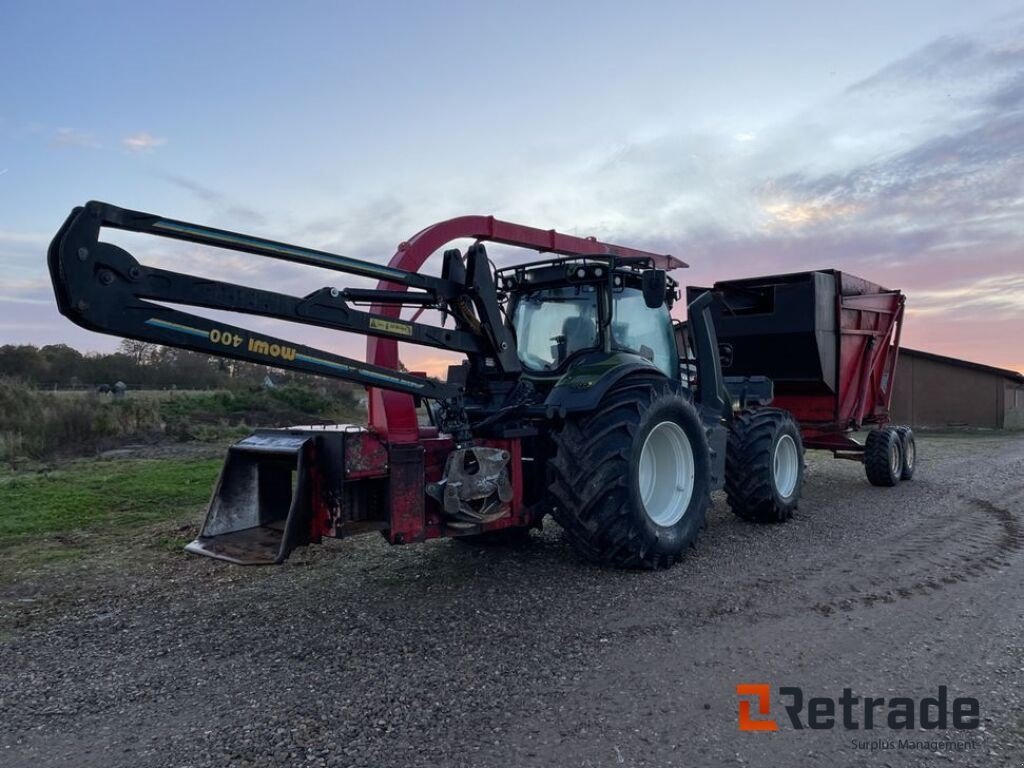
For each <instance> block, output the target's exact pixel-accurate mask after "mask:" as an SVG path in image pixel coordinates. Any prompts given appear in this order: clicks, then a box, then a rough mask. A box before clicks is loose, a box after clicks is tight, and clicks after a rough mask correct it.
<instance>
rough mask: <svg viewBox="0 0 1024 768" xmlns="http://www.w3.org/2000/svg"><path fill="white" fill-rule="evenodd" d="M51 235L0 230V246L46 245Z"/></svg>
mask: <svg viewBox="0 0 1024 768" xmlns="http://www.w3.org/2000/svg"><path fill="white" fill-rule="evenodd" d="M51 237H52V235H46V234H43V233H41V232H12V231H11V230H7V229H0V245H46V244H47V243H49V241H50V238H51Z"/></svg>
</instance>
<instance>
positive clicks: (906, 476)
mask: <svg viewBox="0 0 1024 768" xmlns="http://www.w3.org/2000/svg"><path fill="white" fill-rule="evenodd" d="M896 432H897V433H899V436H900V447H901V448H902V449H903V466H902V467H901V469H900V480H910V479H911V478H912V477H913V476H914V467H916V466H917V445H915V443H914V430H912V429H911V428H910V427H896Z"/></svg>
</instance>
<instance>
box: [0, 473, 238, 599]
mask: <svg viewBox="0 0 1024 768" xmlns="http://www.w3.org/2000/svg"><path fill="white" fill-rule="evenodd" d="M220 465H221V461H220V459H148V460H146V459H137V460H119V461H95V460H92V461H79V462H75V463H72V464H69V465H67V466H66V467H65V468H62V469H60V470H58V471H53V472H39V473H15V474H10V475H6V476H4V477H3V478H2V479H0V584H2V583H6V582H9V581H13V580H14V578H15V577H16V576H17V575H18V574H19V573H21V572H24V571H25V570H27V569H32V568H34V567H36V566H39V565H43V564H49V563H54V564H56V563H59V562H63V561H67V560H74V559H78V558H81V557H83V556H86V555H88V554H89V552H91V551H93V550H95V549H96V548H97V547H98V546H102V544H103V543H104V542H109V541H110V540H113V539H117V538H121V537H125V536H129V535H132V534H137V533H139V532H140V531H142V530H146V529H148V528H151V527H157V524H163V525H161V526H159V528H160V530H159V531H156V532H154V541H153V544H154V546H157V547H158V548H160V549H168V550H170V549H176V548H177V546H178V545H179V544H180V543H181V541H180V540H179V537H176V536H174V535H173V531H169V530H168V525H169V524H171V523H179V524H180V522H181V521H182V520H183V519H187V522H189V523H196V522H199V516H200V514H201V510H202V507H203V506H204V505H205V504H206V502H207V500H208V499H209V497H210V492H211V490H212V488H213V484H214V482H215V481H216V478H217V473H218V471H219V469H220Z"/></svg>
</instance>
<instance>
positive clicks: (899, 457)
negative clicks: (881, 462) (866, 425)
mask: <svg viewBox="0 0 1024 768" xmlns="http://www.w3.org/2000/svg"><path fill="white" fill-rule="evenodd" d="M889 468H890V469H891V470H892V473H893V474H894V475H899V474H900V472H901V471H902V470H903V451H902V450H901V448H900V440H899V436H898V435H897V439H896V440H893V443H892V452H891V453H890V454H889Z"/></svg>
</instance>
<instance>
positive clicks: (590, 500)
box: [549, 376, 711, 569]
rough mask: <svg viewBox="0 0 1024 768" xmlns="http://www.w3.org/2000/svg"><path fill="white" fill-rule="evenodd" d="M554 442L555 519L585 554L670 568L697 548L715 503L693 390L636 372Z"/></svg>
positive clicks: (606, 561)
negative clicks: (690, 395)
mask: <svg viewBox="0 0 1024 768" xmlns="http://www.w3.org/2000/svg"><path fill="white" fill-rule="evenodd" d="M552 439H553V441H554V447H555V456H554V458H553V459H552V460H551V461H550V462H549V471H550V476H549V480H550V482H549V494H550V499H551V503H552V515H553V517H554V518H555V520H556V521H557V522H558V523H559V525H561V526H562V528H563V530H564V533H565V539H566V541H567V542H568V544H569V546H570V547H571V548H572V549H573V551H574V552H576V553H577V554H578V555H579V556H581V557H582V558H583V559H585V560H588V561H590V562H593V563H598V564H601V565H611V566H615V567H619V568H643V569H655V568H668V567H669V566H671V565H672V564H673V563H674V562H676V561H678V560H680V559H681V558H682V557H683V555H684V554H685V553H686V552H687V550H689V549H690V548H691V547H693V546H695V545H696V543H697V539H698V537H699V536H700V533H701V531H702V530H703V529H704V526H705V518H706V515H707V510H708V507H709V506H710V504H711V456H710V450H709V448H708V441H707V434H706V432H705V429H704V425H703V423H702V422H701V419H700V417H699V416H698V414H697V410H696V408H694V406H693V403H692V402H691V401H690V399H689V397H688V396H687V393H686V392H685V391H681V390H679V389H678V388H677V387H674V386H673V385H672V384H670V383H669V381H668V380H667V379H665V378H656V377H650V376H644V377H637V376H632V377H627V378H625V379H623V380H622V381H621V382H619V383H618V384H616V385H614V386H613V387H612V388H611V389H610V390H609V391H608V392H607V393H606V394H605V396H604V398H603V399H602V400H601V403H600V404H599V405H598V407H597V408H596V409H595V410H594V411H591V412H590V413H586V414H582V415H579V416H575V415H574V416H570V417H569V418H567V419H566V420H565V422H564V424H563V426H562V427H561V429H559V430H557V431H555V432H553V434H552Z"/></svg>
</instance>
